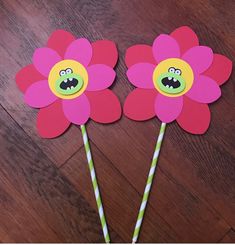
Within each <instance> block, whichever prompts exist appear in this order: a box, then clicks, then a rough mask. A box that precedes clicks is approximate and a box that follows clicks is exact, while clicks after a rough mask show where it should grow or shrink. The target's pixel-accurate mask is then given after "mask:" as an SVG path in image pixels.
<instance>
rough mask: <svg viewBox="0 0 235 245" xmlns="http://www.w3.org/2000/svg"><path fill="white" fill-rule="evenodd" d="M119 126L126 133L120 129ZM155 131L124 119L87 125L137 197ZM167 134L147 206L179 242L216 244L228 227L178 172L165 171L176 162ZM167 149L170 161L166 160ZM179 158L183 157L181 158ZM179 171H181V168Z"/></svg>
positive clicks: (149, 124) (152, 126)
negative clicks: (167, 225) (175, 235)
mask: <svg viewBox="0 0 235 245" xmlns="http://www.w3.org/2000/svg"><path fill="white" fill-rule="evenodd" d="M123 123H124V124H125V129H126V130H124V129H123V128H124V126H123V127H122V124H123ZM128 125H129V126H128ZM141 127H142V128H141ZM156 131H157V128H156V126H155V125H154V124H153V122H151V121H150V122H146V123H144V124H143V123H137V122H131V121H129V120H127V119H124V118H123V119H122V121H120V122H119V123H116V124H113V125H108V126H102V125H99V126H98V125H94V124H93V123H91V124H90V125H89V127H88V132H89V135H90V138H91V139H92V141H93V142H95V144H96V145H97V146H98V147H99V149H101V151H102V152H103V153H104V154H105V155H106V156H107V158H108V159H109V160H111V162H112V163H113V164H114V166H115V167H116V168H117V169H118V170H119V171H120V172H121V173H122V174H123V175H124V176H125V177H126V179H128V180H129V182H130V183H131V184H132V185H133V186H135V188H136V189H137V190H138V192H139V193H141V194H142V193H143V190H144V186H145V181H146V177H147V173H148V170H149V166H150V162H151V158H152V154H153V149H154V145H155V137H156V136H155V135H156ZM167 135H169V134H166V139H165V141H164V143H163V148H162V153H161V157H160V162H159V166H160V168H159V169H158V171H157V175H156V179H155V183H154V184H153V189H152V192H151V197H150V204H151V206H152V207H153V208H154V210H155V212H157V213H158V214H159V215H161V217H163V218H164V219H165V220H166V221H167V223H168V224H170V225H171V227H173V228H174V229H175V231H176V232H177V234H178V235H181V236H182V241H187V242H202V241H204V242H206V241H217V240H218V239H219V238H220V237H221V236H222V235H223V234H224V233H225V232H226V231H227V230H228V225H227V224H226V222H225V221H224V220H223V217H221V216H220V215H218V214H217V212H215V211H214V210H213V208H211V207H210V205H208V204H207V203H206V202H205V201H204V200H203V199H202V198H200V195H198V194H197V193H196V192H195V191H194V189H192V188H189V187H188V185H186V184H185V183H184V184H183V183H182V182H183V181H182V180H181V178H180V176H179V177H177V172H178V171H175V172H176V173H175V172H173V173H172V172H169V170H168V168H169V167H168V166H169V165H170V166H174V168H176V167H178V161H177V166H176V162H175V158H174V154H172V153H174V149H172V148H169V147H168V148H167V146H165V145H166V144H167V142H168V141H169V140H170V137H169V138H168V137H167ZM106 145H109V147H106ZM169 150H170V151H171V155H172V158H169ZM166 151H167V154H166ZM182 157H183V158H186V156H185V155H183V156H182ZM181 160H182V162H184V163H185V164H186V163H187V161H184V160H183V159H181ZM187 164H188V163H187ZM190 164H192V163H190ZM172 168H173V167H172ZM180 170H181V171H184V169H182V168H181V169H180ZM180 170H179V171H180ZM190 174H191V175H192V174H193V173H190ZM176 177H177V178H176ZM137 180H138V181H137ZM208 229H209V230H210V232H208Z"/></svg>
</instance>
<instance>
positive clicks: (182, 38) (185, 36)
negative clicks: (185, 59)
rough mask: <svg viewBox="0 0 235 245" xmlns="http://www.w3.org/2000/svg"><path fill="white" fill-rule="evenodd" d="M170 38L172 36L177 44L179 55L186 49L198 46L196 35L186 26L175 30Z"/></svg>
mask: <svg viewBox="0 0 235 245" xmlns="http://www.w3.org/2000/svg"><path fill="white" fill-rule="evenodd" d="M170 36H172V37H173V38H174V39H175V40H176V41H177V42H178V44H179V46H180V51H181V54H183V53H184V52H185V51H187V50H188V49H190V48H192V47H194V46H198V45H199V40H198V37H197V35H196V33H195V32H194V31H193V30H192V29H191V28H189V27H188V26H182V27H179V28H177V29H175V30H174V31H173V32H172V33H171V34H170Z"/></svg>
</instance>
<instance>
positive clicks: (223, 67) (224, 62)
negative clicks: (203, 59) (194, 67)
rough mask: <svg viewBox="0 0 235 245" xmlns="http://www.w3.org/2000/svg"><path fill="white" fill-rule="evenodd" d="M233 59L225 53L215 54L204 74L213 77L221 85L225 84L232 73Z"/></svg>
mask: <svg viewBox="0 0 235 245" xmlns="http://www.w3.org/2000/svg"><path fill="white" fill-rule="evenodd" d="M232 67H233V64H232V61H231V60H230V59H229V58H227V57H226V56H224V55H221V54H214V57H213V62H212V64H211V66H210V67H209V69H207V70H206V71H205V72H204V73H203V75H206V76H209V77H211V78H213V79H214V80H215V81H216V82H217V83H218V84H219V85H222V84H224V83H225V82H226V81H227V80H228V79H229V77H230V75H231V73H232Z"/></svg>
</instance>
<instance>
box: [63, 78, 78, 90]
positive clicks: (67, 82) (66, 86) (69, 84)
mask: <svg viewBox="0 0 235 245" xmlns="http://www.w3.org/2000/svg"><path fill="white" fill-rule="evenodd" d="M77 85H78V80H77V79H76V78H68V79H64V80H63V81H62V82H61V84H60V88H61V89H62V90H71V89H74V88H76V86H77Z"/></svg>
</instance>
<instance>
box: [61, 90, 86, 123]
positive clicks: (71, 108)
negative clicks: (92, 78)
mask: <svg viewBox="0 0 235 245" xmlns="http://www.w3.org/2000/svg"><path fill="white" fill-rule="evenodd" d="M63 110H64V114H65V116H66V118H67V119H68V120H69V121H70V122H72V123H74V124H78V125H82V124H85V123H86V122H87V120H88V119H89V116H90V103H89V101H88V98H87V96H86V95H85V94H82V95H80V96H79V97H77V98H75V99H71V100H63Z"/></svg>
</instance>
